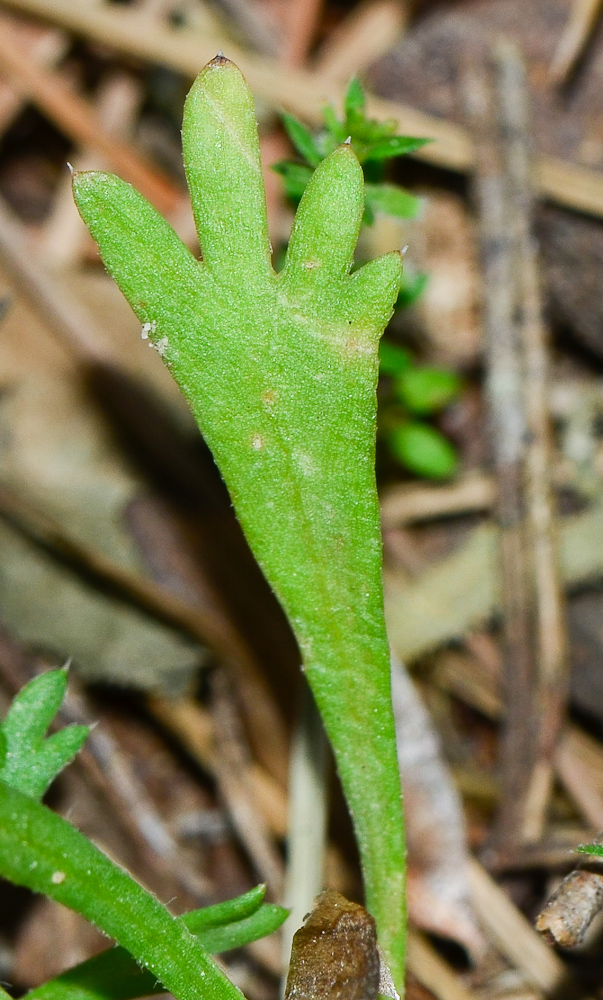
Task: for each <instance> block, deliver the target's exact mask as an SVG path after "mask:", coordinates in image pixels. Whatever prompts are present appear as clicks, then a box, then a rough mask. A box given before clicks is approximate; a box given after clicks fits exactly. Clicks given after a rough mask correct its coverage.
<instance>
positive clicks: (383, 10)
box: [313, 0, 409, 84]
mask: <svg viewBox="0 0 603 1000" xmlns="http://www.w3.org/2000/svg"><path fill="white" fill-rule="evenodd" d="M408 14H409V10H408V4H407V3H404V4H401V3H398V2H395V3H392V0H365V2H363V3H361V4H359V5H358V6H357V7H354V9H353V10H352V12H351V14H348V16H347V17H346V19H345V20H344V21H343V22H342V23H341V24H340V25H338V27H337V28H335V30H334V31H332V32H330V33H329V36H328V38H327V39H326V40H325V42H324V44H323V46H322V48H321V49H320V51H319V52H318V55H317V57H316V60H315V62H314V66H313V68H314V72H315V73H316V74H317V76H319V77H320V79H321V80H323V81H325V82H326V81H327V80H328V81H332V82H333V83H335V84H347V83H348V81H349V80H350V78H351V77H352V76H354V74H356V75H357V74H359V73H362V72H363V70H365V69H366V68H367V67H368V66H370V65H371V63H373V62H376V61H377V59H380V58H381V57H382V56H384V55H385V54H386V52H389V51H390V50H391V49H393V47H394V45H396V43H397V41H398V39H399V38H400V35H401V34H402V32H403V30H404V28H405V26H406V22H407V20H408Z"/></svg>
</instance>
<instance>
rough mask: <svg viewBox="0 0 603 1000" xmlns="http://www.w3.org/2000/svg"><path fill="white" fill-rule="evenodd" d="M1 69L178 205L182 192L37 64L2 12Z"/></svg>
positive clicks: (127, 173) (84, 140)
mask: <svg viewBox="0 0 603 1000" xmlns="http://www.w3.org/2000/svg"><path fill="white" fill-rule="evenodd" d="M0 73H2V75H3V76H5V77H6V78H7V79H8V81H9V82H10V84H11V86H12V87H14V88H15V90H17V91H18V93H19V94H20V95H21V97H23V98H26V99H27V100H30V101H32V102H33V103H34V104H35V105H36V107H37V108H39V110H40V111H41V112H42V113H43V114H45V115H47V116H48V117H49V118H50V119H51V121H53V122H54V123H55V125H56V126H57V127H58V128H59V129H60V130H61V131H63V132H64V133H65V135H67V136H69V138H70V139H72V140H73V141H74V142H75V143H76V144H77V145H79V146H82V147H84V148H88V149H91V150H94V152H95V153H98V154H100V155H101V156H102V157H103V158H104V159H105V160H106V161H107V162H108V163H109V164H110V165H111V167H112V169H114V170H115V171H116V172H117V173H119V174H120V176H122V177H123V178H124V179H125V180H127V181H129V182H130V183H131V184H133V185H134V186H135V187H137V188H138V189H139V190H140V191H141V192H142V193H143V194H144V195H145V196H146V197H147V198H148V199H149V201H150V202H152V204H153V205H155V207H156V208H157V209H158V211H160V212H162V213H163V214H164V215H169V214H170V213H173V212H175V211H177V210H178V209H179V208H180V205H181V203H182V200H183V197H184V195H183V193H182V192H181V191H180V190H179V189H178V188H177V187H176V186H175V185H174V184H173V183H172V181H170V180H169V179H168V178H167V177H165V176H164V175H163V174H161V173H160V172H159V171H158V170H157V168H156V167H151V166H150V165H149V164H147V163H146V162H145V160H144V158H143V157H142V156H141V155H140V154H139V153H138V152H137V151H136V150H135V149H133V148H132V147H131V146H130V145H129V144H128V143H126V142H123V141H120V140H118V139H115V138H114V137H113V136H111V135H110V134H109V133H108V132H107V131H106V129H105V128H104V126H103V123H102V121H101V119H100V118H99V115H98V113H97V111H96V109H95V108H94V106H93V105H92V104H90V102H89V101H87V100H85V98H83V97H80V96H79V95H78V94H76V93H75V92H74V91H73V90H72V89H71V87H69V86H68V85H67V84H66V83H65V82H64V80H63V79H62V78H61V76H60V75H59V74H58V73H56V72H53V71H52V70H47V69H44V68H43V67H41V66H39V65H37V64H36V63H35V62H34V60H33V59H32V58H31V57H30V56H29V55H28V53H27V52H26V51H25V50H24V48H23V46H22V45H21V44H20V43H19V38H18V36H17V35H16V33H15V31H14V28H13V26H12V23H11V21H10V19H9V18H6V17H5V16H2V15H0Z"/></svg>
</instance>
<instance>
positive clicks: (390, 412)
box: [379, 340, 461, 479]
mask: <svg viewBox="0 0 603 1000" xmlns="http://www.w3.org/2000/svg"><path fill="white" fill-rule="evenodd" d="M380 370H381V374H382V376H384V378H383V381H382V389H383V391H382V393H381V396H380V407H379V432H380V436H381V437H382V438H383V440H384V441H385V443H386V444H387V447H388V448H389V451H390V452H391V454H392V455H393V456H394V457H395V458H396V459H397V460H398V461H399V462H400V463H401V465H403V466H404V467H405V468H406V469H408V470H409V471H410V472H414V473H415V474H416V475H417V476H424V477H425V478H426V479H448V478H450V476H452V475H454V473H455V472H456V469H457V465H458V459H457V453H456V449H455V447H454V445H453V444H451V442H450V441H449V440H448V439H447V438H446V437H445V436H444V435H443V434H442V433H441V431H439V430H438V429H437V428H436V427H434V426H432V425H431V424H429V423H426V421H425V418H426V417H431V416H435V415H437V414H438V413H440V412H441V411H442V410H443V409H445V407H446V406H448V405H449V403H451V402H452V401H453V400H454V399H455V398H456V397H457V395H458V393H459V391H460V388H461V380H460V378H459V377H458V375H456V374H455V373H454V372H451V371H448V370H447V369H445V368H432V367H429V366H427V365H423V366H418V365H416V364H415V363H414V361H413V358H412V355H411V354H410V352H409V351H406V350H405V349H404V348H402V347H399V346H398V345H397V344H392V343H391V342H390V341H387V340H382V341H381V347H380Z"/></svg>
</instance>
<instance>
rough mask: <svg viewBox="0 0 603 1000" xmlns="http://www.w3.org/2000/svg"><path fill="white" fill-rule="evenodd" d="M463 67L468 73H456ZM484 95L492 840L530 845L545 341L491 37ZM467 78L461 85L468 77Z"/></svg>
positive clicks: (514, 97) (544, 546)
mask: <svg viewBox="0 0 603 1000" xmlns="http://www.w3.org/2000/svg"><path fill="white" fill-rule="evenodd" d="M468 72H471V71H468ZM495 80H496V84H495V88H496V98H494V97H493V96H492V93H491V91H490V90H489V88H488V85H487V83H486V82H485V81H484V80H483V79H475V73H474V72H473V76H472V78H471V80H470V86H469V85H468V87H467V90H468V93H469V95H470V97H469V101H470V103H471V114H472V120H473V123H474V127H475V128H476V135H477V134H478V132H477V129H478V128H479V134H480V135H482V136H484V138H485V141H484V143H483V146H482V147H481V152H480V150H479V149H478V170H477V177H476V192H477V198H478V203H479V209H480V227H481V233H482V247H483V257H484V268H485V282H484V285H485V289H486V298H485V325H486V330H487V337H488V340H487V344H488V347H487V351H488V397H489V403H490V412H491V426H492V434H493V446H494V461H495V466H496V473H497V482H498V494H499V499H498V518H499V523H500V527H501V562H502V577H503V611H504V637H505V660H506V688H507V713H506V721H505V726H504V730H503V742H502V754H501V756H502V774H503V794H502V803H501V809H500V812H499V815H498V819H497V823H496V827H495V831H494V840H495V842H496V843H497V844H498V846H499V847H501V846H503V845H504V846H505V847H506V848H508V847H510V846H511V845H512V844H513V845H515V846H516V845H519V844H525V843H531V842H534V841H537V840H538V839H539V837H540V836H541V834H542V830H543V827H544V822H545V816H546V808H547V804H548V799H549V795H550V788H551V781H552V762H553V757H554V748H555V744H556V741H557V737H558V733H559V729H560V725H561V718H562V709H563V705H564V701H565V695H566V687H567V682H566V661H565V633H564V621H563V612H562V604H561V588H560V585H559V573H558V568H557V561H556V556H555V533H554V512H553V507H552V497H551V461H550V445H549V415H548V408H547V400H546V368H547V349H546V343H545V334H544V330H543V325H542V320H541V312H540V298H539V289H538V274H537V260H536V248H535V245H534V241H533V238H532V235H531V219H532V214H533V204H532V202H533V197H532V174H531V166H532V156H531V144H530V135H529V119H528V109H527V95H526V83H525V73H524V70H523V66H522V64H521V61H520V59H519V56H518V55H517V53H516V52H515V50H514V49H512V48H511V47H510V46H508V45H506V44H501V45H499V46H498V47H497V50H496V53H495ZM468 84H469V81H468Z"/></svg>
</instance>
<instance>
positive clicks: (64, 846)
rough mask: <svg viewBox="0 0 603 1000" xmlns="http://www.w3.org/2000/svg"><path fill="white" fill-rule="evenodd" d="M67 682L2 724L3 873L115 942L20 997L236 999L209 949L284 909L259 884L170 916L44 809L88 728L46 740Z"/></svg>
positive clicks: (46, 681)
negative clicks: (270, 900)
mask: <svg viewBox="0 0 603 1000" xmlns="http://www.w3.org/2000/svg"><path fill="white" fill-rule="evenodd" d="M66 684H67V675H66V671H64V670H53V671H49V672H48V673H45V674H41V675H40V676H39V677H37V678H35V679H34V680H33V681H31V682H30V683H29V684H28V685H27V686H26V687H25V688H24V689H23V690H22V691H21V693H20V694H19V695H18V696H17V697H16V698H15V699H14V701H13V704H12V706H11V708H10V711H9V712H8V715H7V717H6V719H5V720H4V723H3V724H2V726H1V727H0V876H2V877H3V878H6V879H9V880H10V881H11V882H14V883H16V884H17V885H22V886H26V887H27V888H29V889H33V890H34V892H39V893H44V894H45V895H46V896H49V897H50V898H51V899H54V900H56V901H57V902H59V903H63V904H64V905H65V906H68V907H70V908H71V909H73V910H76V911H77V912H78V913H81V914H82V915H83V916H84V917H86V918H87V919H88V920H90V921H91V922H92V923H94V924H96V926H97V927H99V928H100V929H101V930H102V931H104V932H105V933H106V934H107V936H108V937H110V938H113V940H114V941H116V942H117V943H118V944H119V945H120V946H121V947H118V948H110V949H109V950H108V951H106V952H103V953H102V954H100V955H97V956H96V957H95V958H93V959H91V960H90V961H88V962H84V963H83V964H82V965H79V966H77V967H76V968H73V969H70V970H69V971H68V972H66V973H64V974H63V975H61V976H58V977H57V978H56V979H53V980H51V981H50V982H47V983H44V984H43V985H42V986H39V987H37V988H36V989H34V990H32V991H31V992H30V993H28V994H27V1000H135V998H136V997H141V996H148V995H150V994H153V993H161V992H164V990H165V989H168V990H170V991H171V992H172V993H173V995H174V997H176V1000H201V997H203V998H205V1000H242V994H241V993H240V991H239V990H238V989H237V988H236V987H235V986H233V984H232V983H231V982H230V981H229V980H228V979H227V977H226V976H225V975H224V973H223V972H222V971H221V970H220V969H219V967H218V966H217V965H216V963H215V962H214V961H213V959H212V958H211V955H210V951H212V952H219V951H225V950H229V949H231V948H238V947H241V946H242V945H244V944H248V943H249V942H250V941H254V940H256V939H257V938H259V937H263V936H264V935H266V934H271V933H272V931H274V930H276V928H277V927H279V926H280V925H281V923H282V922H283V920H284V919H285V918H286V916H287V911H286V910H284V909H283V908H282V907H280V906H274V905H270V904H264V903H262V899H263V896H264V891H265V887H264V886H258V888H257V889H253V890H252V891H251V892H248V893H246V894H245V895H244V896H240V897H239V898H238V899H232V900H229V901H227V902H225V903H220V904H218V905H217V906H210V907H206V908H205V909H202V910H195V911H193V912H191V913H187V914H185V915H184V916H182V917H178V918H174V917H173V916H172V915H171V914H170V913H169V911H168V910H167V909H166V907H165V906H163V905H162V904H161V903H160V902H159V901H158V900H157V899H155V897H154V896H152V895H151V894H150V893H149V892H147V890H146V889H143V888H142V886H140V885H139V884H138V883H137V882H135V881H134V879H133V878H132V877H131V876H130V875H128V874H127V872H125V871H124V870H123V869H122V868H120V867H118V865H116V864H115V863H114V862H113V861H111V860H109V858H108V857H106V855H104V854H103V853H102V852H101V851H99V850H98V848H97V847H95V846H94V845H93V844H92V843H91V842H90V841H89V840H88V839H87V838H86V837H85V836H84V835H83V834H81V833H80V832H79V831H78V830H76V829H75V828H74V827H73V826H71V824H70V823H68V822H67V821H66V820H64V819H62V818H61V817H60V816H57V815H56V814H55V813H53V812H51V810H50V809H47V808H46V806H44V805H42V803H41V799H42V796H43V795H44V793H45V792H46V790H47V788H48V787H49V785H50V784H51V782H52V781H53V780H54V778H55V777H56V775H57V774H58V773H59V771H61V770H62V769H63V767H65V765H66V764H68V763H69V761H70V760H71V759H72V758H73V757H74V756H75V755H76V754H77V752H78V751H79V749H80V748H81V747H82V745H83V743H84V741H85V739H86V736H87V735H88V728H87V727H86V726H67V727H66V728H65V729H61V730H59V731H58V732H56V733H53V735H52V736H49V737H48V738H45V733H46V730H47V729H48V727H49V725H50V724H51V722H52V720H53V718H54V716H55V715H56V713H57V712H58V710H59V708H60V706H61V703H62V701H63V697H64V695H65V687H66Z"/></svg>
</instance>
